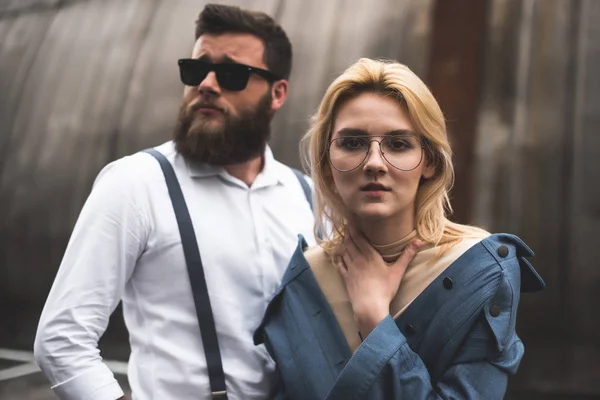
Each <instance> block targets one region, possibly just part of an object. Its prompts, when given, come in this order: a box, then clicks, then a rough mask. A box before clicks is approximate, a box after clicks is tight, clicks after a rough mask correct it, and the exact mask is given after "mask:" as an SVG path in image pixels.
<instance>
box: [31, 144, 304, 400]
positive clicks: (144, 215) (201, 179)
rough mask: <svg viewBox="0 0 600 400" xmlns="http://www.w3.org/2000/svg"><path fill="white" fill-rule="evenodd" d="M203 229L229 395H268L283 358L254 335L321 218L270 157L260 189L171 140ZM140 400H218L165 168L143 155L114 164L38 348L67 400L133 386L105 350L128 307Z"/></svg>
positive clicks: (46, 316)
mask: <svg viewBox="0 0 600 400" xmlns="http://www.w3.org/2000/svg"><path fill="white" fill-rule="evenodd" d="M156 149H157V150H158V151H160V152H161V153H163V154H164V155H165V156H166V157H167V158H168V159H169V161H170V162H171V164H172V165H173V167H174V169H175V171H176V174H177V178H178V179H179V183H180V185H181V187H182V191H183V194H184V197H185V199H186V203H187V206H188V209H189V212H190V215H191V218H192V221H193V224H194V228H195V231H196V236H197V239H198V246H199V249H200V255H201V257H202V261H203V265H204V273H205V277H206V282H207V285H208V290H209V296H210V300H211V305H212V309H213V314H214V319H215V326H216V330H217V335H218V338H219V346H220V349H221V357H222V360H223V369H224V371H225V377H226V385H227V389H228V395H229V399H230V400H235V399H266V398H268V395H269V391H270V390H271V387H272V383H273V381H272V379H273V371H274V363H273V361H272V359H271V358H270V357H269V355H268V353H267V352H266V350H265V348H264V347H263V346H255V345H254V343H253V340H252V335H253V333H254V330H255V329H256V328H257V327H258V325H259V324H260V321H261V318H262V316H263V313H264V311H265V309H266V305H267V303H268V301H269V300H270V298H271V297H272V295H273V294H274V292H275V291H276V289H277V287H278V285H279V282H280V280H281V278H282V275H283V272H284V270H285V268H286V266H287V263H288V261H289V259H290V257H291V255H292V253H293V251H294V249H295V247H296V245H297V235H298V234H302V235H304V237H305V238H306V239H307V241H308V242H309V244H314V237H313V234H312V230H313V215H312V211H311V210H310V206H309V204H308V202H307V200H306V197H305V195H304V192H303V190H302V187H301V185H300V183H299V182H298V179H297V178H296V176H295V175H294V173H293V172H292V171H291V170H290V169H289V168H288V167H286V166H285V165H283V164H281V163H279V162H278V161H276V160H275V159H274V158H273V155H272V153H271V151H270V149H268V148H267V150H266V152H265V163H264V168H263V171H262V172H261V173H260V174H259V175H258V176H257V177H256V180H255V181H254V183H253V184H252V186H251V187H248V186H247V185H246V184H245V183H243V182H242V181H240V180H238V179H236V178H234V177H232V176H231V175H229V174H228V173H227V172H226V171H225V170H224V169H223V168H218V167H213V166H209V165H206V164H197V163H192V162H186V161H185V160H184V159H183V157H181V156H180V155H179V154H178V153H177V152H176V151H175V149H174V146H173V143H172V142H168V143H165V144H163V145H161V146H159V147H157V148H156ZM121 299H122V300H123V313H124V317H125V322H126V325H127V328H128V330H129V335H130V343H131V355H130V359H129V370H128V377H129V382H130V385H131V388H132V392H133V398H135V399H144V400H145V399H194V400H197V399H209V398H210V388H209V383H208V376H207V371H206V359H205V356H204V350H203V347H202V341H201V337H200V329H199V327H198V321H197V317H196V311H195V306H194V301H193V298H192V292H191V288H190V283H189V278H188V272H187V266H186V263H185V259H184V255H183V250H182V246H181V239H180V236H179V230H178V227H177V222H176V220H175V215H174V212H173V207H172V205H171V200H170V198H169V195H168V191H167V187H166V184H165V180H164V177H163V174H162V171H161V169H160V165H159V164H158V162H157V161H156V160H155V159H154V158H153V157H152V156H150V155H149V154H145V153H137V154H134V155H132V156H128V157H125V158H122V159H120V160H117V161H115V162H113V163H111V164H109V165H108V166H106V167H105V168H104V169H103V170H102V171H101V172H100V174H99V176H98V178H97V179H96V182H95V183H94V187H93V190H92V192H91V194H90V196H89V198H88V199H87V201H86V203H85V205H84V207H83V210H82V212H81V215H80V216H79V219H78V221H77V223H76V225H75V228H74V231H73V234H72V236H71V239H70V241H69V244H68V247H67V250H66V253H65V255H64V258H63V260H62V263H61V265H60V268H59V271H58V274H57V276H56V279H55V281H54V284H53V286H52V289H51V291H50V294H49V296H48V300H47V302H46V305H45V307H44V311H43V312H42V316H41V319H40V323H39V327H38V331H37V336H36V340H35V346H34V351H35V355H36V360H37V362H38V364H39V365H40V367H41V368H42V370H43V371H44V372H45V373H46V375H47V376H48V378H49V379H50V381H51V384H52V385H53V389H54V391H55V393H56V394H57V395H58V396H59V397H60V398H61V399H73V400H80V399H94V400H96V399H97V400H104V399H106V400H114V399H117V398H119V397H120V396H122V395H123V391H122V390H121V388H120V387H119V384H118V383H117V381H116V380H115V378H114V376H113V374H112V372H111V371H110V370H109V369H108V367H107V366H106V365H105V364H103V363H102V358H101V357H100V354H99V351H98V349H97V343H98V339H99V338H100V336H101V335H102V333H103V332H104V331H105V329H106V326H107V324H108V320H109V316H110V314H111V313H112V312H113V310H114V309H115V307H116V306H117V304H118V303H119V301H120V300H121Z"/></svg>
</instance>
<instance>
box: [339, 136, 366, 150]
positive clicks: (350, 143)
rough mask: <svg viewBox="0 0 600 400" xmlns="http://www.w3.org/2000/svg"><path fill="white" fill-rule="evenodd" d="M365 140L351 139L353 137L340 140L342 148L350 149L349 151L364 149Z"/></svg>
mask: <svg viewBox="0 0 600 400" xmlns="http://www.w3.org/2000/svg"><path fill="white" fill-rule="evenodd" d="M364 142H365V141H364V140H362V138H351V137H347V138H341V139H340V146H341V147H342V148H344V149H348V150H359V149H364V147H365V144H364Z"/></svg>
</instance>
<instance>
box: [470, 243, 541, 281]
mask: <svg viewBox="0 0 600 400" xmlns="http://www.w3.org/2000/svg"><path fill="white" fill-rule="evenodd" d="M481 243H482V244H483V246H484V247H485V248H486V249H487V251H488V252H489V253H490V254H491V256H492V257H494V259H495V260H496V262H497V263H498V264H499V265H500V266H501V267H502V268H503V269H505V273H507V274H508V275H509V276H510V277H511V278H512V280H513V281H514V282H513V283H514V284H515V285H518V286H519V287H520V291H521V292H537V291H540V290H542V289H544V288H545V287H546V283H545V282H544V280H543V279H542V277H541V276H540V275H539V274H538V272H537V271H536V270H535V268H534V267H533V265H531V263H530V262H529V261H528V260H527V258H528V257H532V256H533V255H534V252H533V250H531V248H530V247H529V246H528V245H527V244H526V243H525V242H524V241H523V240H522V239H521V238H519V237H518V236H516V235H512V234H509V233H495V234H493V235H490V236H489V237H487V238H485V239H483V240H482V241H481ZM516 265H518V267H519V268H517V269H512V268H510V267H511V266H516Z"/></svg>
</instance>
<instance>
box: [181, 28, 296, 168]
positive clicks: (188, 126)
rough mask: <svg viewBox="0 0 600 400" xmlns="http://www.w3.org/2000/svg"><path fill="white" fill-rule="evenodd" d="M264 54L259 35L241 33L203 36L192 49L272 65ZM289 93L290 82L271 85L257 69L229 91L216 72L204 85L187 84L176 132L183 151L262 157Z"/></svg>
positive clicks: (216, 160) (215, 58) (215, 59)
mask: <svg viewBox="0 0 600 400" xmlns="http://www.w3.org/2000/svg"><path fill="white" fill-rule="evenodd" d="M263 56H264V45H263V42H262V41H261V40H260V39H259V38H257V37H256V36H253V35H250V34H239V33H225V34H222V35H216V36H213V35H202V36H201V37H200V38H199V39H198V40H197V41H196V44H195V46H194V50H193V52H192V58H197V59H200V60H202V61H205V62H208V63H213V64H218V63H223V62H229V63H231V62H234V63H240V64H245V65H249V66H252V67H257V68H262V69H268V68H267V66H266V65H265V64H264V62H263ZM286 93H287V82H286V81H283V80H282V81H276V82H274V83H272V84H270V83H269V82H268V81H267V80H265V79H264V78H262V77H260V76H258V75H256V74H250V78H249V80H248V84H247V85H246V88H245V89H243V90H241V91H231V90H227V89H224V88H222V87H221V86H220V85H219V82H218V81H217V78H216V75H215V72H214V71H211V72H210V73H208V75H207V76H206V78H204V80H203V81H202V82H200V84H199V85H198V86H185V89H184V95H183V102H182V105H181V108H180V112H179V119H178V122H177V126H176V129H175V135H174V136H175V137H174V140H175V144H176V146H177V149H178V151H179V152H180V153H182V154H183V155H184V156H187V157H190V158H192V159H195V160H197V161H200V162H207V163H210V164H214V165H229V164H237V163H242V162H245V161H248V160H250V159H252V158H255V157H257V156H260V155H261V154H262V152H263V151H264V148H265V145H266V142H267V140H268V138H269V124H270V120H271V118H272V116H273V113H274V112H275V110H277V109H278V108H279V107H281V105H282V104H283V102H284V101H285V95H286Z"/></svg>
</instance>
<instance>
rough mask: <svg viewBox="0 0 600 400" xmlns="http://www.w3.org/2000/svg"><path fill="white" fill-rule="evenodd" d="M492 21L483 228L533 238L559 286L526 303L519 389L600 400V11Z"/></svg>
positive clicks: (578, 2) (554, 7)
mask: <svg viewBox="0 0 600 400" xmlns="http://www.w3.org/2000/svg"><path fill="white" fill-rule="evenodd" d="M489 12H490V13H489V30H488V38H487V45H486V53H485V54H486V56H485V65H486V67H485V71H484V82H483V85H482V100H481V108H480V114H479V116H480V117H479V126H478V143H477V150H476V155H475V157H476V159H477V166H476V168H477V171H478V173H477V180H476V184H475V188H476V189H475V193H476V198H475V211H474V220H475V221H476V222H479V223H482V224H484V225H486V226H489V227H492V228H493V229H494V230H496V231H508V232H516V233H518V234H519V235H520V236H521V237H522V238H523V239H524V240H526V242H527V243H528V244H529V245H530V246H531V247H532V248H533V249H534V250H535V252H536V257H535V258H534V259H533V260H534V265H535V266H536V267H537V269H538V271H539V272H540V273H541V274H542V276H543V277H544V279H545V280H546V283H547V285H548V287H547V289H546V291H545V292H544V293H542V294H540V295H525V296H523V297H522V299H521V301H522V303H521V308H520V316H519V324H518V325H517V326H518V329H519V333H520V334H521V336H522V338H523V340H524V342H525V345H526V351H525V358H524V360H523V363H522V365H521V369H520V371H519V374H518V376H517V379H516V380H515V381H514V382H513V384H514V385H515V386H517V387H522V388H525V387H529V388H535V389H537V390H539V391H542V392H545V393H547V394H550V393H559V394H560V396H564V397H560V398H568V399H571V398H578V397H575V394H578V395H582V396H583V395H585V394H587V395H590V396H592V395H593V396H598V397H600V379H599V378H600V339H599V336H598V332H600V318H599V317H598V315H599V314H598V311H597V310H596V307H597V305H598V304H600V290H598V288H599V287H600V269H599V268H598V262H597V261H596V257H595V251H596V250H597V249H598V246H599V245H600V185H599V182H600V136H598V132H599V131H600V78H599V75H598V71H600V25H599V24H598V21H600V2H598V1H594V0H572V1H571V0H522V1H508V0H493V1H491V2H490V10H489ZM586 398H587V397H586ZM590 398H592V397H590ZM594 398H596V397H594Z"/></svg>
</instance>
